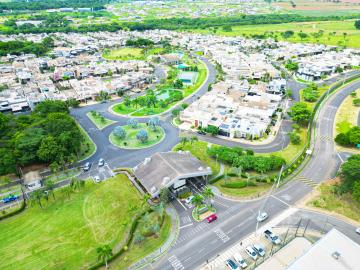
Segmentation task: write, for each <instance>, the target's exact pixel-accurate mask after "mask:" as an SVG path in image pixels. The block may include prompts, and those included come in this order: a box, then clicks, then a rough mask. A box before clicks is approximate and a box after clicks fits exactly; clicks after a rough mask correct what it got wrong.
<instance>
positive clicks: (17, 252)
mask: <svg viewBox="0 0 360 270" xmlns="http://www.w3.org/2000/svg"><path fill="white" fill-rule="evenodd" d="M55 195H56V200H55V201H53V199H52V198H50V199H49V202H46V201H45V200H43V205H44V209H41V208H40V207H39V206H38V204H34V205H33V206H31V207H30V208H29V209H26V210H25V212H23V213H22V214H19V215H17V216H14V217H12V218H9V219H6V220H3V221H1V222H0V231H1V241H0V254H1V256H0V268H1V269H3V270H5V269H29V270H30V269H85V268H88V267H89V265H91V264H93V263H95V262H96V261H97V254H96V251H95V249H96V248H97V247H98V246H100V245H104V244H109V245H110V246H111V247H113V246H114V245H115V244H117V243H119V242H120V241H122V240H123V238H124V234H125V231H126V230H127V229H128V228H129V227H130V225H131V218H132V216H134V215H135V214H136V213H138V212H139V211H140V209H139V205H141V198H140V195H139V194H138V192H137V191H136V190H135V189H134V187H133V186H132V184H131V183H130V181H129V180H128V179H127V177H126V176H124V175H117V176H116V177H114V178H112V179H109V180H107V181H105V182H102V183H101V184H94V183H93V182H90V181H88V182H86V184H85V187H84V188H83V189H82V190H80V191H78V192H76V193H73V194H71V196H70V198H68V197H67V195H65V193H63V192H61V190H57V191H56V192H55Z"/></svg>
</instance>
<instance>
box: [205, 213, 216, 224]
mask: <svg viewBox="0 0 360 270" xmlns="http://www.w3.org/2000/svg"><path fill="white" fill-rule="evenodd" d="M206 220H207V222H208V223H211V222H213V221H215V220H217V216H216V215H215V214H211V215H210V216H208V217H207V218H206Z"/></svg>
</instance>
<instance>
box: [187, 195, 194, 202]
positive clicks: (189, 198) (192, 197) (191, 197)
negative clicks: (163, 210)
mask: <svg viewBox="0 0 360 270" xmlns="http://www.w3.org/2000/svg"><path fill="white" fill-rule="evenodd" d="M193 199H194V196H192V195H191V196H189V197H187V198H186V200H185V203H186V204H191V203H192V200H193Z"/></svg>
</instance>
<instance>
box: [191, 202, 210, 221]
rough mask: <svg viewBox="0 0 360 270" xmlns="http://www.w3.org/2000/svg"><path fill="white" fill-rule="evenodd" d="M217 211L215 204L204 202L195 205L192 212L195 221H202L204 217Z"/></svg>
mask: <svg viewBox="0 0 360 270" xmlns="http://www.w3.org/2000/svg"><path fill="white" fill-rule="evenodd" d="M215 213H216V209H215V208H214V207H213V206H209V205H205V204H203V205H200V206H196V207H194V209H193V210H192V213H191V214H192V217H193V219H194V220H195V221H197V222H201V221H203V220H204V219H206V218H207V217H208V216H210V215H212V214H215Z"/></svg>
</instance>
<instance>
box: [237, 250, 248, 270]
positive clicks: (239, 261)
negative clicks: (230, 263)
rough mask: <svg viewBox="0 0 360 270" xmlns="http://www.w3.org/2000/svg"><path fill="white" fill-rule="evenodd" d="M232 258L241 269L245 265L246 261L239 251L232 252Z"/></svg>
mask: <svg viewBox="0 0 360 270" xmlns="http://www.w3.org/2000/svg"><path fill="white" fill-rule="evenodd" d="M234 260H235V261H236V262H237V263H238V264H239V265H240V267H241V268H242V269H244V268H246V267H247V263H246V261H245V260H244V258H243V257H242V256H241V255H240V253H239V252H236V253H234Z"/></svg>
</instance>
